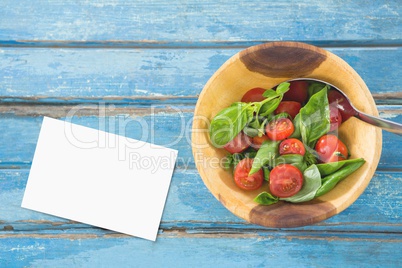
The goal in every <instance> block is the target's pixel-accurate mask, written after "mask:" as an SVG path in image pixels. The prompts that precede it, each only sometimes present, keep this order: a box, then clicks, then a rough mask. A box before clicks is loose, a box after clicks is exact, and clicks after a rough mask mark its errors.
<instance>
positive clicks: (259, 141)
mask: <svg viewBox="0 0 402 268" xmlns="http://www.w3.org/2000/svg"><path fill="white" fill-rule="evenodd" d="M267 140H269V138H268V136H267V135H262V136H261V137H258V136H255V137H253V138H252V141H251V147H253V148H254V149H260V147H261V145H262V143H263V142H264V141H267Z"/></svg>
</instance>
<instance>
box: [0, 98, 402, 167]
mask: <svg viewBox="0 0 402 268" xmlns="http://www.w3.org/2000/svg"><path fill="white" fill-rule="evenodd" d="M74 107H76V106H73V107H72V108H74ZM94 107H95V109H93V111H94V112H93V114H95V115H93V116H74V117H72V122H73V123H76V124H79V125H83V126H87V127H92V128H95V129H101V130H104V131H107V132H111V133H115V134H119V135H123V136H126V137H129V138H133V139H141V140H144V141H147V142H152V143H155V144H158V145H162V146H167V147H171V148H174V149H177V150H179V155H178V160H177V166H178V167H179V168H181V169H185V168H186V167H190V168H195V164H194V159H193V155H192V151H191V126H192V118H193V116H192V115H193V114H192V113H189V112H186V111H182V110H181V106H175V107H174V110H170V111H169V112H166V110H164V109H162V110H158V109H155V110H154V112H155V114H154V115H151V114H150V112H151V110H149V112H148V113H147V114H145V115H144V114H141V115H137V114H136V113H137V110H136V109H132V110H127V111H126V114H118V115H115V116H108V117H98V116H97V114H99V113H103V112H101V110H99V109H103V108H102V107H104V109H109V107H111V108H113V106H108V105H107V104H105V106H102V105H101V106H99V105H97V106H94ZM398 107H399V106H398ZM380 108H381V109H380V111H381V116H382V117H383V118H387V119H390V120H393V121H395V122H399V123H402V109H400V108H398V109H395V107H392V108H393V109H392V110H390V111H387V110H384V109H386V108H387V106H380ZM72 111H74V110H72ZM72 115H74V114H73V113H72ZM50 116H51V115H50ZM61 119H62V120H70V117H68V118H65V117H61ZM41 123H42V117H29V116H28V117H27V116H18V115H12V114H9V115H2V117H0V125H2V126H3V127H4V129H7V131H1V132H0V140H2V141H3V142H1V143H0V168H1V167H3V168H7V167H8V168H9V167H14V168H15V167H18V166H20V165H22V166H24V165H29V164H30V163H31V161H32V158H33V154H34V151H35V147H36V142H37V139H38V135H39V131H40V126H41ZM153 126H154V127H153ZM383 135H384V138H383V151H382V154H381V158H380V164H379V167H378V168H379V169H380V170H384V169H392V170H402V163H401V162H400V159H401V158H402V153H401V151H402V144H401V143H396V142H395V139H397V138H398V137H399V136H397V135H395V134H392V133H389V132H386V131H383ZM16 137H18V139H16Z"/></svg>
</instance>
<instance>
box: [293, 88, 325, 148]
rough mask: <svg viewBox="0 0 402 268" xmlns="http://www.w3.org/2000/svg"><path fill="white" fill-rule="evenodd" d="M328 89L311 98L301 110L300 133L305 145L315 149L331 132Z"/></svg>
mask: <svg viewBox="0 0 402 268" xmlns="http://www.w3.org/2000/svg"><path fill="white" fill-rule="evenodd" d="M329 128H330V121H329V105H328V98H327V87H324V88H323V89H321V90H320V91H319V92H317V93H315V94H314V95H313V96H311V98H310V100H309V101H308V102H307V104H306V105H305V106H304V107H303V108H301V109H300V133H301V137H302V141H303V143H304V144H305V145H307V146H309V147H311V148H313V147H314V144H315V142H316V141H317V140H318V139H319V138H320V137H321V136H323V135H324V134H326V133H327V132H328V131H329Z"/></svg>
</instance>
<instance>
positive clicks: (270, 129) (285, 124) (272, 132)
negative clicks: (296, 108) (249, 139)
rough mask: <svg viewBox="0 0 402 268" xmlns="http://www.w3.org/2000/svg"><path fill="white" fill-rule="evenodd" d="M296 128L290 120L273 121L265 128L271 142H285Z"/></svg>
mask: <svg viewBox="0 0 402 268" xmlns="http://www.w3.org/2000/svg"><path fill="white" fill-rule="evenodd" d="M294 130H295V127H294V125H293V123H292V121H290V120H289V118H279V119H278V120H272V121H271V122H269V123H268V124H267V126H266V127H265V133H266V135H267V136H268V138H269V139H270V140H273V141H279V140H284V139H286V138H287V137H289V136H290V135H292V133H293V131H294Z"/></svg>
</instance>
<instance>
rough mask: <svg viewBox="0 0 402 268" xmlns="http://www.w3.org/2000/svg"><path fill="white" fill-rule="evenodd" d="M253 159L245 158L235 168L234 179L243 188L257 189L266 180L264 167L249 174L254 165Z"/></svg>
mask: <svg viewBox="0 0 402 268" xmlns="http://www.w3.org/2000/svg"><path fill="white" fill-rule="evenodd" d="M253 161H254V160H253V159H251V158H244V159H243V160H241V161H240V162H239V163H238V164H237V166H236V168H235V171H234V181H235V183H236V185H237V186H238V187H239V188H241V189H243V190H250V191H251V190H257V189H258V188H260V187H261V185H262V182H263V181H264V172H263V171H262V169H260V170H259V171H257V172H256V173H254V174H252V175H249V174H248V173H249V172H250V170H251V167H252V165H253Z"/></svg>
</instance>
